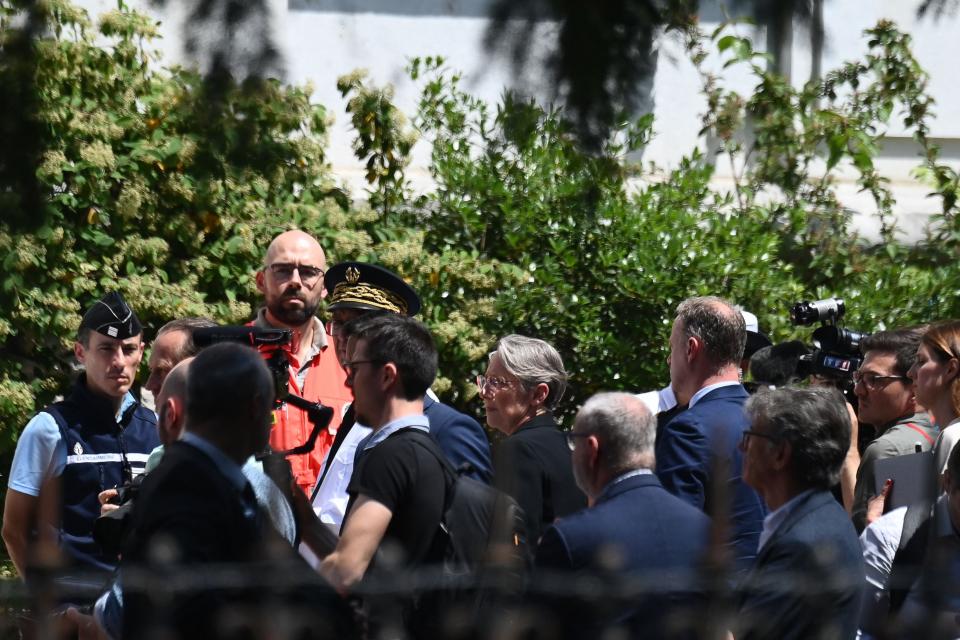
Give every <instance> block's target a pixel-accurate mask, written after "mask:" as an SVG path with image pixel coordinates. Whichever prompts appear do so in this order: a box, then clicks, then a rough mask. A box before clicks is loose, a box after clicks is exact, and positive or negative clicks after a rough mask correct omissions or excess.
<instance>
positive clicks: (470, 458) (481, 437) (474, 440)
mask: <svg viewBox="0 0 960 640" xmlns="http://www.w3.org/2000/svg"><path fill="white" fill-rule="evenodd" d="M423 412H424V414H426V416H427V418H429V420H430V435H431V436H432V437H433V439H434V440H435V441H436V442H437V444H438V445H440V450H441V451H443V454H444V455H445V456H447V460H448V461H449V462H450V464H452V465H453V466H454V467H455V468H457V467H460V465H462V464H464V463H469V465H470V468H471V471H470V472H469V473H467V474H466V475H468V476H470V477H472V478H476V479H477V480H480V481H481V482H485V483H487V484H489V483H490V479H491V477H492V475H493V468H492V466H491V464H490V441H489V440H487V433H486V432H485V431H484V430H483V427H481V426H480V423H479V422H477V421H476V420H474V419H473V418H471V417H470V416H468V415H466V414H465V413H460V412H459V411H457V410H456V409H454V408H453V407H449V406H447V405H445V404H443V403H442V402H437V401H436V400H434V399H433V398H431V397H430V396H429V395H428V396H426V397H424V399H423Z"/></svg>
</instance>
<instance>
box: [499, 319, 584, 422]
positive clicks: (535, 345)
mask: <svg viewBox="0 0 960 640" xmlns="http://www.w3.org/2000/svg"><path fill="white" fill-rule="evenodd" d="M494 353H495V354H497V355H499V356H500V361H501V362H503V366H504V367H505V368H506V369H507V371H509V372H510V373H511V374H513V375H515V376H516V377H517V379H518V380H519V381H520V384H521V385H523V387H524V388H525V389H532V388H534V387H535V386H537V385H538V384H540V383H541V382H542V383H545V384H546V385H547V387H548V388H549V389H550V391H549V392H548V393H547V399H546V401H545V403H544V404H545V405H546V407H547V409H550V410H551V411H552V410H553V409H554V408H556V406H557V403H559V402H560V399H561V398H562V397H563V394H564V392H565V391H566V390H567V370H566V369H564V367H563V359H562V358H561V357H560V354H559V353H558V352H557V350H556V349H554V348H553V346H552V345H551V344H550V343H548V342H545V341H543V340H540V339H538V338H528V337H526V336H520V335H517V334H510V335H508V336H504V337H502V338H500V340H499V342H497V349H496V351H494V352H493V353H491V354H490V356H491V357H493V354H494Z"/></svg>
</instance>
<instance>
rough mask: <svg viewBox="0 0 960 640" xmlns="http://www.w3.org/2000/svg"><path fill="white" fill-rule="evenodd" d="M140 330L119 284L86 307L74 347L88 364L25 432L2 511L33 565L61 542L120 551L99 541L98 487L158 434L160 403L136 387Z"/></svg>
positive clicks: (137, 463)
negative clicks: (147, 400) (154, 404)
mask: <svg viewBox="0 0 960 640" xmlns="http://www.w3.org/2000/svg"><path fill="white" fill-rule="evenodd" d="M142 334H143V331H142V329H141V326H140V321H139V320H138V319H137V316H136V314H135V313H134V312H133V310H132V309H130V307H129V306H128V305H127V303H126V301H125V300H124V299H123V297H122V296H121V295H120V294H119V293H116V292H114V293H109V294H107V295H106V296H104V297H103V299H101V300H98V301H97V302H95V303H94V304H93V305H92V306H91V307H90V308H89V309H88V310H87V312H86V313H85V314H84V316H83V320H82V321H81V322H80V329H79V331H78V332H77V340H76V343H75V344H74V355H75V356H76V358H77V360H78V361H79V363H80V364H81V365H83V367H84V371H83V372H82V373H81V374H80V376H79V378H78V379H77V381H76V384H75V385H74V387H73V389H72V390H71V392H70V393H69V395H68V396H67V397H66V399H64V400H62V401H60V402H55V403H53V404H52V405H50V406H48V407H47V408H46V409H44V410H43V411H41V412H40V413H38V414H37V415H36V416H34V417H33V419H31V420H30V422H28V423H27V426H26V427H25V428H24V429H23V432H22V433H21V434H20V439H19V440H18V442H17V450H16V453H15V454H14V458H13V465H12V466H11V468H10V480H9V484H8V491H7V498H6V503H5V504H4V511H3V541H4V542H5V543H6V545H7V550H8V551H9V552H10V558H11V560H13V563H14V565H15V566H16V568H17V571H18V572H19V573H20V575H21V576H25V575H26V571H27V569H28V568H29V567H31V566H33V565H34V564H36V562H37V561H38V560H40V561H43V562H45V563H46V562H48V561H47V559H46V558H39V557H38V555H39V554H38V552H39V553H43V552H44V551H46V550H49V549H51V548H55V546H54V545H56V544H57V543H59V548H60V549H61V550H62V551H63V554H64V556H65V557H66V560H67V562H68V563H69V564H70V565H71V566H73V567H77V568H82V569H94V570H103V571H110V570H112V569H113V567H114V566H115V564H116V560H117V559H116V558H115V557H107V556H105V555H104V554H103V553H102V552H101V551H100V549H99V547H98V546H97V544H96V543H95V542H94V541H93V523H94V521H95V520H96V518H97V516H99V515H100V504H99V502H98V501H97V494H98V493H100V492H101V491H103V490H104V489H112V488H114V487H116V486H118V485H123V484H125V483H128V482H130V480H132V479H133V477H134V476H135V475H137V474H139V473H141V472H142V471H143V467H144V464H145V463H146V460H147V455H148V454H149V453H150V451H151V450H152V449H153V448H154V447H156V446H157V445H158V444H160V441H159V438H158V435H157V421H156V417H155V416H154V414H153V412H152V411H150V410H149V409H146V408H144V407H141V406H140V404H139V403H138V402H137V401H136V400H135V399H134V397H133V395H131V394H130V387H131V386H132V385H133V382H134V378H135V377H136V374H137V369H138V367H139V366H140V359H141V358H142V356H143V341H142Z"/></svg>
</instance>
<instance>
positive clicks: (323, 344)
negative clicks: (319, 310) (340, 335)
mask: <svg viewBox="0 0 960 640" xmlns="http://www.w3.org/2000/svg"><path fill="white" fill-rule="evenodd" d="M310 322H311V323H312V324H313V344H312V345H310V357H309V358H307V362H310V361H311V360H313V358H314V357H315V356H316V355H317V354H318V353H320V352H321V351H323V350H324V349H326V348H327V330H326V329H325V328H324V326H323V323H322V322H320V318H317V317H316V316H314V317H313V318H310ZM253 326H255V327H257V328H259V329H289V327H275V326H273V325H272V324H270V322H269V321H268V320H267V309H266V307H264V308H262V309H260V311H258V312H257V317H256V319H255V320H254V321H253Z"/></svg>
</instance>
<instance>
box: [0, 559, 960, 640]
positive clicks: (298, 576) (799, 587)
mask: <svg viewBox="0 0 960 640" xmlns="http://www.w3.org/2000/svg"><path fill="white" fill-rule="evenodd" d="M940 577H941V578H944V582H943V583H941V584H938V585H932V584H928V585H927V588H925V589H923V590H922V597H923V598H924V600H925V604H926V606H927V609H928V610H927V614H928V615H924V616H922V617H920V618H914V619H913V621H912V622H911V623H910V624H896V623H890V624H888V625H886V626H885V628H883V629H882V631H881V632H880V633H879V634H878V635H876V636H874V637H876V638H879V639H881V640H882V639H886V638H891V639H892V638H925V639H926V638H930V639H939V638H954V637H957V629H958V626H957V617H956V615H955V613H953V612H949V613H947V611H949V610H950V609H951V605H952V604H955V600H953V596H955V594H956V592H957V589H958V586H960V585H957V584H955V583H953V582H951V581H949V580H947V579H946V578H945V576H944V575H941V576H940ZM852 580H853V577H850V578H849V579H848V578H847V577H844V576H840V575H838V576H834V577H833V578H832V579H830V580H827V581H824V580H811V579H810V577H809V575H808V574H807V575H797V576H794V577H793V578H792V579H784V578H782V577H778V579H777V580H776V581H770V582H767V583H760V585H759V586H760V587H761V588H762V589H763V590H764V591H765V593H766V594H767V595H769V596H770V597H771V598H777V597H782V596H786V597H791V598H795V599H796V601H797V603H798V605H799V606H803V607H807V608H809V610H811V611H817V609H815V608H812V607H811V604H812V603H816V602H818V601H819V602H824V603H827V602H829V599H830V598H831V597H833V596H834V595H835V594H837V593H838V592H839V591H843V590H849V589H850V588H851V587H856V586H858V585H857V584H854V583H852V582H851V581H852ZM123 584H124V589H125V591H124V600H125V604H126V605H127V606H131V607H132V606H134V605H135V606H137V607H138V609H137V610H138V612H139V615H141V616H144V618H145V619H146V620H147V621H146V623H145V624H144V625H142V626H141V627H140V628H141V629H146V630H147V633H146V635H143V636H140V635H139V634H138V640H139V637H147V638H170V639H176V638H188V637H203V638H204V639H205V640H212V639H213V638H230V639H234V638H236V639H240V638H271V639H274V638H275V639H281V640H285V639H298V640H299V639H308V638H310V639H312V638H316V639H328V638H329V639H334V638H335V639H337V640H341V639H346V638H372V639H378V640H379V639H383V638H408V637H429V638H441V639H450V640H460V639H493V638H496V639H501V638H527V639H544V640H547V639H554V638H557V639H559V638H604V639H607V638H610V639H619V638H667V639H673V638H703V639H713V638H718V639H719V638H724V639H726V638H728V637H729V636H728V631H729V630H730V629H735V628H736V626H737V625H738V623H739V622H741V621H739V620H738V617H737V592H736V590H735V588H734V587H733V579H732V578H731V576H729V575H724V574H722V573H720V572H717V571H714V570H712V569H710V568H708V567H704V568H703V569H702V570H701V571H699V572H694V573H690V572H687V573H676V572H662V571H654V572H649V573H644V574H636V575H622V574H616V573H613V572H610V573H591V574H581V573H577V574H571V573H567V572H559V573H556V572H553V573H551V572H546V573H544V572H537V573H536V574H535V575H533V576H524V575H520V574H518V573H517V572H515V571H509V570H504V569H491V570H488V571H483V572H480V573H478V574H473V575H464V576H459V577H451V576H450V575H449V574H447V573H445V572H444V571H443V570H442V569H441V568H440V567H434V568H424V569H421V570H417V571H390V572H381V573H379V574H377V575H375V576H372V577H369V578H368V579H366V580H364V582H363V583H362V584H360V585H359V586H358V587H357V589H356V590H355V592H354V593H353V594H351V595H350V596H349V597H347V598H344V597H341V596H340V595H339V594H336V593H335V592H334V591H333V590H332V589H330V588H329V587H328V586H326V585H325V584H324V583H323V582H322V581H321V579H320V578H319V577H318V576H317V575H316V574H315V573H314V572H313V571H312V570H310V569H308V568H307V567H305V566H304V565H301V564H271V565H251V564H234V565H217V566H204V567H203V568H197V569H189V568H186V569H184V568H179V569H177V570H173V571H162V572H158V571H128V572H126V573H125V574H124V579H123ZM103 588H104V577H103V575H97V576H93V575H89V574H88V575H83V574H70V575H64V574H52V573H51V574H43V575H40V574H38V575H36V576H34V580H33V588H32V589H31V590H30V592H28V590H27V589H26V588H25V586H24V585H23V584H22V583H20V582H14V581H7V582H3V583H0V601H2V603H3V611H4V614H5V615H4V617H3V618H0V639H3V640H5V639H6V638H17V637H20V636H19V630H18V626H19V625H23V626H24V628H26V629H28V631H27V635H25V636H23V637H34V638H38V639H39V640H47V639H55V638H56V639H59V638H69V637H77V636H76V635H72V633H74V631H73V630H71V629H69V626H68V625H65V624H64V620H63V615H62V611H63V610H64V609H65V608H66V606H67V605H66V603H71V602H73V603H77V602H90V601H91V600H92V599H94V598H95V597H96V595H97V594H99V593H100V592H101V591H102V590H103ZM931 611H938V612H942V613H938V614H934V613H930V612H931ZM824 612H825V610H824ZM824 615H826V613H824ZM185 624H186V626H184V625H185ZM207 625H212V626H209V627H207ZM411 629H413V635H411V633H410V630H411ZM821 631H822V632H821V633H819V634H818V635H816V636H814V637H817V638H841V637H843V636H842V635H841V634H840V630H839V629H837V628H831V627H830V626H829V625H827V626H824V627H823V628H822V629H821ZM79 637H81V638H85V637H87V636H83V635H81V636H79Z"/></svg>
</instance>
